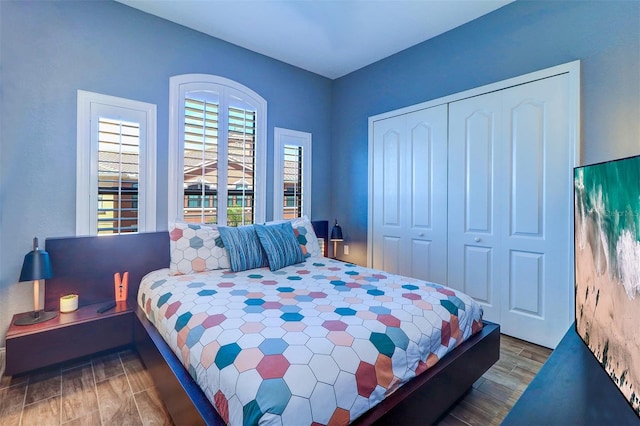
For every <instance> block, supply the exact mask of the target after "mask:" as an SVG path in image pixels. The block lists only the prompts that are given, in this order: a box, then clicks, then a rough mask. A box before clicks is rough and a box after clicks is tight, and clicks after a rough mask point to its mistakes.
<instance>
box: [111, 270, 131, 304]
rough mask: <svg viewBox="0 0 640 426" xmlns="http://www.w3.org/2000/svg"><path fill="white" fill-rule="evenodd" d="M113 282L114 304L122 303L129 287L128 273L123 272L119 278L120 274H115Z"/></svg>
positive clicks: (125, 298)
mask: <svg viewBox="0 0 640 426" xmlns="http://www.w3.org/2000/svg"><path fill="white" fill-rule="evenodd" d="M113 282H114V285H115V291H116V302H123V301H125V300H127V294H128V293H127V289H128V287H129V272H125V273H124V275H123V276H122V277H120V272H116V273H115V274H114V275H113Z"/></svg>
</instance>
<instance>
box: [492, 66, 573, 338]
mask: <svg viewBox="0 0 640 426" xmlns="http://www.w3.org/2000/svg"><path fill="white" fill-rule="evenodd" d="M568 87H569V84H568V76H567V75H566V74H563V75H559V76H556V77H551V78H547V79H544V80H540V81H536V82H533V83H529V84H524V85H521V86H515V87H513V88H511V89H508V90H505V91H504V94H503V128H502V135H503V141H504V142H503V149H504V154H505V163H504V166H505V170H506V172H507V173H508V176H507V177H506V179H505V181H504V183H505V185H508V186H506V187H505V188H503V189H502V191H501V192H502V193H503V194H504V195H505V200H506V201H507V204H506V205H505V208H506V210H505V214H504V215H502V217H503V220H504V225H505V228H506V229H505V230H504V239H503V245H502V248H501V255H500V257H501V259H502V262H503V267H502V268H501V270H500V274H501V278H500V281H501V283H502V287H501V291H502V293H501V296H502V297H501V299H502V312H501V317H500V321H501V331H502V332H503V333H505V334H509V335H512V336H516V337H520V338H523V339H526V340H528V341H531V342H534V343H538V344H541V345H544V346H549V347H555V345H556V344H557V343H558V342H559V341H560V339H561V338H562V336H563V335H564V334H565V332H566V331H567V329H568V328H569V327H570V326H571V323H572V321H573V309H574V308H573V298H572V295H573V282H572V276H573V275H572V271H573V259H572V257H571V245H572V243H573V236H572V219H573V218H572V205H573V173H572V172H573V164H572V149H573V147H572V146H571V144H570V143H569V140H570V128H569V117H568V111H569V108H568V99H569V89H568Z"/></svg>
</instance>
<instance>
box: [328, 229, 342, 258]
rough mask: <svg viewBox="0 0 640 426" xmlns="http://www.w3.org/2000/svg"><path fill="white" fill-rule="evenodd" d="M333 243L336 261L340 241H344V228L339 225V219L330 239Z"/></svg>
mask: <svg viewBox="0 0 640 426" xmlns="http://www.w3.org/2000/svg"><path fill="white" fill-rule="evenodd" d="M329 239H330V240H331V241H333V258H334V259H335V258H336V257H337V255H338V241H343V240H344V238H343V237H342V228H341V227H340V225H338V219H336V223H335V225H333V228H331V237H330V238H329Z"/></svg>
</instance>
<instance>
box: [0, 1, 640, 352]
mask: <svg viewBox="0 0 640 426" xmlns="http://www.w3.org/2000/svg"><path fill="white" fill-rule="evenodd" d="M576 59H580V60H581V61H582V88H581V95H582V105H581V107H582V162H583V163H592V162H597V161H603V160H608V159H612V158H617V157H623V156H628V155H633V154H637V153H640V143H639V142H638V141H639V138H640V120H639V119H638V118H639V117H640V2H637V1H625V2H617V1H616V2H614V1H606V2H600V1H595V2H588V1H580V2H578V1H565V2H560V1H555V2H551V1H523V0H519V1H516V2H515V3H512V4H510V5H507V6H505V7H503V8H501V9H499V10H497V11H495V12H493V13H491V14H489V15H486V16H484V17H482V18H479V19H477V20H475V21H472V22H470V23H468V24H466V25H464V26H462V27H460V28H457V29H454V30H452V31H450V32H448V33H445V34H443V35H441V36H439V37H437V38H435V39H433V40H429V41H426V42H424V43H421V44H419V45H417V46H414V47H412V48H410V49H407V50H406V51H403V52H400V53H398V54H397V55H394V56H392V57H390V58H387V59H385V60H382V61H380V62H377V63H375V64H373V65H371V66H369V67H366V68H364V69H362V70H359V71H356V72H354V73H352V74H349V75H347V76H345V77H343V78H340V79H337V80H335V81H333V82H332V81H330V80H328V79H325V78H322V77H319V76H317V75H315V74H312V73H309V72H306V71H302V70H300V69H297V68H294V67H292V66H289V65H286V64H283V63H281V62H278V61H276V60H273V59H270V58H267V57H264V56H261V55H258V54H255V53H252V52H249V51H247V50H245V49H241V48H238V47H236V46H233V45H231V44H228V43H225V42H223V41H220V40H217V39H214V38H211V37H209V36H206V35H204V34H201V33H198V32H195V31H192V30H188V29H186V28H184V27H181V26H179V25H176V24H172V23H169V22H167V21H164V20H162V19H159V18H155V17H153V16H151V15H147V14H145V13H142V12H139V11H137V10H135V9H131V8H129V7H126V6H124V5H122V4H119V3H115V2H104V1H80V2H75V1H56V2H42V1H37V2H29V1H20V2H9V1H2V0H0V73H1V74H0V102H1V105H0V342H2V340H3V336H4V332H5V330H6V328H7V326H8V324H9V320H10V318H11V315H13V314H14V313H17V312H23V311H27V310H30V309H31V307H32V303H31V294H32V293H31V292H32V290H31V286H30V285H28V284H27V283H23V284H18V283H16V280H17V276H18V274H19V270H20V265H21V263H22V258H23V256H24V254H25V253H27V252H28V251H29V250H30V247H31V238H33V236H39V237H40V238H45V237H51V236H63V235H73V234H74V233H75V176H76V175H75V173H76V169H75V164H76V91H77V90H78V89H83V90H88V91H92V92H98V93H104V94H108V95H113V96H120V97H125V98H130V99H135V100H140V101H144V102H150V103H154V104H156V105H157V107H158V171H157V172H158V213H159V217H158V223H159V224H164V223H166V219H167V211H166V203H167V199H166V195H167V194H166V185H167V183H166V182H167V161H168V160H167V132H168V122H167V117H168V98H169V89H168V81H169V77H170V76H172V75H177V74H183V73H209V74H217V75H221V76H224V77H227V78H230V79H233V80H235V81H238V82H240V83H242V84H244V85H246V86H248V87H250V88H251V89H253V90H255V91H256V92H257V93H259V94H260V95H261V96H263V97H264V98H265V99H266V100H267V102H268V108H269V116H268V131H269V135H268V138H269V141H268V142H269V149H268V152H269V159H270V160H269V164H272V161H271V160H272V157H273V154H272V150H273V148H272V146H273V127H275V126H278V127H284V128H290V129H295V130H302V131H306V132H311V133H312V134H313V163H314V164H313V171H314V173H313V213H312V216H313V217H316V218H329V219H332V218H334V217H337V218H338V219H339V221H340V222H341V224H342V225H343V229H344V231H345V233H346V237H347V241H346V242H347V243H348V244H350V246H351V254H350V255H349V256H348V257H345V259H348V260H351V261H354V262H358V263H362V264H365V263H366V233H367V179H368V176H367V173H368V170H367V149H368V148H367V120H368V117H369V116H371V115H375V114H379V113H382V112H385V111H389V110H393V109H396V108H400V107H404V106H408V105H412V104H416V103H420V102H424V101H427V100H431V99H436V98H439V97H442V96H445V95H449V94H452V93H457V92H460V91H464V90H466V89H470V88H473V87H477V86H481V85H484V84H488V83H492V82H495V81H499V80H503V79H506V78H509V77H514V76H517V75H521V74H525V73H528V72H531V71H536V70H539V69H543V68H547V67H550V66H553V65H557V64H561V63H566V62H570V61H573V60H576ZM331 160H335V162H334V163H333V164H332V165H330V164H331V163H330V162H331ZM271 180H272V171H271V170H269V173H268V182H271ZM267 188H268V190H269V191H271V186H270V185H269V184H268V185H267ZM269 198H271V197H269ZM270 211H271V207H270V206H268V212H270ZM161 226H162V225H161ZM0 346H3V343H0Z"/></svg>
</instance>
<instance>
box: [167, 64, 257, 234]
mask: <svg viewBox="0 0 640 426" xmlns="http://www.w3.org/2000/svg"><path fill="white" fill-rule="evenodd" d="M207 90H210V91H216V92H218V93H220V106H219V111H223V110H224V111H228V107H229V105H230V103H229V98H230V97H231V96H234V97H236V98H239V99H240V100H242V101H243V102H246V103H248V104H250V105H251V106H253V107H255V109H256V115H257V121H256V133H257V135H256V138H255V148H254V149H255V169H254V185H253V187H254V222H264V221H265V220H266V218H265V217H266V200H267V194H266V188H267V185H266V180H267V155H266V153H267V101H266V100H265V99H264V98H263V97H262V96H260V95H258V94H257V93H256V92H254V91H253V90H251V89H249V88H248V87H246V86H243V85H242V84H240V83H238V82H235V81H233V80H230V79H227V78H224V77H220V76H216V75H210V74H182V75H176V76H172V77H170V78H169V155H168V160H169V169H168V179H169V182H168V209H167V218H168V220H169V222H170V223H171V222H175V221H177V220H182V219H183V214H184V196H183V191H181V190H180V189H181V188H183V187H184V155H183V149H184V140H183V133H184V132H183V130H184V99H185V95H186V94H187V93H188V92H192V91H207ZM225 116H226V112H225ZM227 125H228V123H225V129H224V130H223V129H220V128H219V129H218V131H219V139H218V143H219V144H220V146H219V150H218V155H224V156H225V157H226V156H227V152H228V151H227V146H226V143H225V145H224V147H223V145H222V143H221V142H222V141H226V140H227V138H226V135H227V127H226V126H227ZM219 170H220V174H219V175H218V199H219V200H225V199H227V169H226V168H225V169H224V170H223V169H219ZM221 183H224V185H222V184H221ZM222 207H223V206H222V205H221V204H220V203H218V206H217V209H218V210H217V217H218V223H220V224H226V223H227V206H226V205H225V206H224V209H222Z"/></svg>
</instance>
